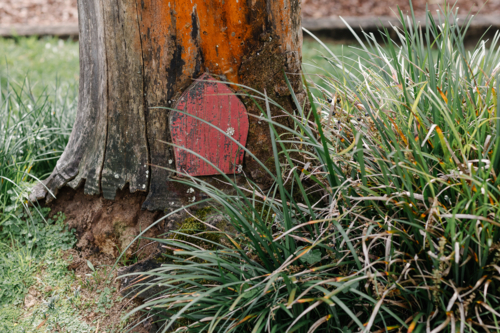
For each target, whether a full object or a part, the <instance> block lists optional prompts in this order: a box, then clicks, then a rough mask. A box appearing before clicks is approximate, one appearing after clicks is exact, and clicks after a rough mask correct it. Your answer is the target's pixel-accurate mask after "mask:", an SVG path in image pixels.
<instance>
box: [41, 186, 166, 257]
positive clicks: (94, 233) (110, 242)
mask: <svg viewBox="0 0 500 333" xmlns="http://www.w3.org/2000/svg"><path fill="white" fill-rule="evenodd" d="M146 196H147V194H146V193H143V192H136V193H130V190H129V188H128V187H126V188H124V189H123V190H119V191H118V192H117V196H116V199H115V200H106V199H104V198H103V197H102V196H91V195H86V194H84V191H83V186H80V187H78V188H77V189H76V190H74V189H72V188H69V187H64V188H62V189H61V190H60V191H59V193H58V195H57V200H54V201H52V202H51V203H49V204H47V205H46V206H47V207H49V208H51V213H52V214H56V213H57V212H63V213H64V214H65V215H66V223H67V225H68V226H69V228H70V229H75V230H76V235H77V237H78V243H77V245H76V247H77V248H78V249H79V250H87V249H88V250H91V251H92V252H100V253H104V254H107V255H110V256H113V257H117V256H119V255H120V254H121V252H122V251H123V250H124V249H125V248H126V247H127V246H128V245H129V244H130V243H131V242H132V241H133V240H134V239H135V237H136V236H137V235H139V234H140V233H141V232H142V231H143V230H145V229H146V228H148V227H149V226H151V225H152V224H154V223H155V222H156V221H157V220H158V219H160V218H161V217H162V216H164V213H162V212H158V211H157V212H150V211H147V210H142V209H141V207H142V204H143V202H144V201H145V200H146ZM173 227H174V221H171V220H164V221H161V222H159V223H158V224H157V225H155V226H153V227H152V228H151V229H150V230H148V231H147V232H146V233H145V234H144V235H143V237H153V238H155V237H160V236H161V235H163V234H165V233H166V232H167V231H168V230H171V229H172V228H173ZM157 247H158V245H157V243H155V242H151V241H148V240H144V239H142V240H138V241H136V243H135V244H134V245H132V246H131V247H130V248H129V249H128V250H127V252H126V256H127V257H131V256H138V257H140V258H144V257H146V256H149V255H151V254H152V253H154V252H156V251H157V250H158V249H157Z"/></svg>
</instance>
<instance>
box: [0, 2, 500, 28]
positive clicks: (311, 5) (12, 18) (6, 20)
mask: <svg viewBox="0 0 500 333" xmlns="http://www.w3.org/2000/svg"><path fill="white" fill-rule="evenodd" d="M448 2H450V3H454V1H448ZM427 4H428V6H429V9H430V10H431V11H433V12H434V11H435V10H436V9H438V8H439V6H441V7H442V6H444V0H430V1H425V0H413V6H414V10H415V14H416V15H417V16H422V15H423V14H424V13H425V8H426V5H427ZM483 5H484V7H483ZM398 6H400V7H401V9H402V10H403V12H405V13H408V11H409V1H407V0H303V1H302V15H303V16H304V17H313V18H319V17H327V16H344V17H347V16H396V14H397V7H398ZM456 6H457V7H458V8H459V13H460V14H468V13H469V12H471V13H473V14H476V13H477V12H478V11H479V10H480V9H481V8H482V9H481V12H480V13H481V14H484V15H486V14H487V15H496V14H500V0H489V1H487V2H486V3H485V1H483V0H480V1H474V0H458V1H457V5H456ZM77 22H78V11H77V6H76V0H2V1H0V26H9V25H13V24H29V25H57V24H70V23H73V24H75V23H77Z"/></svg>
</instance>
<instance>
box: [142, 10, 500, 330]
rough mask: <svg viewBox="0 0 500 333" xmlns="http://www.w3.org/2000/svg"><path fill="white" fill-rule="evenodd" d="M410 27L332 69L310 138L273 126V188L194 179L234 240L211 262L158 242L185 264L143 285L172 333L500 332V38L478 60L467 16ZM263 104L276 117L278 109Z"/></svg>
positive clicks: (209, 256) (305, 112)
mask: <svg viewBox="0 0 500 333" xmlns="http://www.w3.org/2000/svg"><path fill="white" fill-rule="evenodd" d="M400 15H401V21H402V23H403V27H402V29H396V30H397V33H398V35H397V36H398V40H397V41H392V40H390V38H389V37H388V36H389V33H388V31H384V32H383V35H384V36H385V39H386V45H385V46H381V45H379V44H378V43H377V41H376V40H375V39H374V38H373V37H372V36H370V35H366V36H365V37H366V38H365V41H364V42H363V41H362V39H361V38H359V42H360V49H361V50H362V51H364V53H365V57H364V61H359V62H355V64H354V65H347V64H346V63H345V62H344V61H342V60H341V59H339V58H338V57H337V56H336V55H335V54H329V55H328V57H326V59H328V61H329V62H330V64H331V69H330V70H329V71H328V72H325V73H323V75H322V77H323V80H324V82H322V84H321V85H314V84H313V86H311V84H308V83H306V89H307V92H308V97H309V105H310V109H305V108H303V105H302V104H301V103H299V101H298V100H297V98H296V96H295V94H293V97H294V100H295V101H296V106H297V113H296V114H293V115H289V116H290V117H292V118H293V120H294V122H295V128H293V129H288V130H287V133H286V134H285V135H282V136H279V135H278V134H277V131H276V128H277V127H278V126H281V125H279V124H278V123H276V122H274V121H273V120H272V119H270V117H267V121H268V123H269V126H270V130H271V131H272V133H274V134H275V138H274V141H273V151H274V154H275V156H274V157H275V159H274V160H275V162H276V169H275V170H273V171H274V172H273V173H272V172H271V171H270V170H267V171H268V172H269V173H270V174H274V175H275V176H276V177H275V180H276V183H275V185H274V186H273V187H272V188H271V189H270V190H268V191H266V192H264V191H262V190H261V189H259V188H257V187H255V186H254V187H252V186H251V185H252V184H251V182H250V181H249V186H250V187H252V189H253V192H252V191H250V192H251V193H250V194H249V193H248V189H247V188H240V187H237V186H236V185H235V189H236V190H237V192H238V193H237V195H235V196H230V195H227V194H225V193H222V192H221V191H219V190H217V189H216V188H214V187H212V186H210V185H209V184H206V183H203V182H202V181H200V180H197V179H189V180H181V182H182V183H186V184H189V185H190V186H193V187H196V188H198V189H200V190H203V191H205V193H207V194H208V195H209V196H210V198H211V200H212V204H213V205H214V206H215V207H217V209H219V211H220V212H221V214H223V215H225V216H226V218H227V220H228V221H229V223H230V224H231V225H232V226H233V227H234V229H235V232H234V233H224V234H222V237H223V240H222V241H221V242H220V244H217V243H214V247H216V248H215V249H211V250H205V249H202V248H199V247H196V246H195V244H191V243H189V242H178V241H175V240H172V239H170V240H158V241H159V242H161V243H162V244H163V246H165V247H167V248H169V249H171V250H172V249H173V254H171V255H169V256H168V259H169V260H170V263H168V264H164V265H163V266H162V267H160V268H158V269H156V270H153V271H151V272H143V273H141V274H143V275H141V279H143V276H144V274H146V275H148V276H151V277H152V279H151V280H148V282H147V283H146V284H145V287H146V288H153V287H156V286H159V287H160V289H159V291H158V293H157V295H155V297H152V298H151V299H149V300H148V301H147V302H146V303H145V304H144V305H143V306H141V307H138V308H137V309H136V311H141V310H147V311H148V315H149V317H151V316H154V315H156V317H154V318H157V319H158V318H163V321H162V323H163V326H162V330H163V331H164V332H166V331H168V330H169V329H172V328H176V331H178V332H252V333H254V332H281V331H283V332H307V333H312V332H333V331H341V332H387V331H400V332H425V331H426V332H432V333H437V332H456V331H459V332H490V331H494V330H498V329H500V325H499V319H500V318H499V317H500V302H499V301H500V299H499V295H498V289H499V287H500V285H499V281H500V265H499V262H500V229H499V226H500V205H499V199H500V190H499V189H500V187H499V185H500V179H498V176H499V172H500V132H499V131H500V118H499V116H498V104H499V97H498V91H499V88H500V81H499V80H498V74H499V69H500V56H499V50H500V49H499V47H498V40H499V38H500V34H498V33H497V35H496V36H495V38H494V40H492V41H491V44H490V47H489V48H487V47H486V43H485V41H481V42H480V43H479V44H478V46H477V47H476V48H475V49H474V50H473V51H467V50H466V49H465V47H464V43H463V40H464V36H465V33H466V30H461V29H460V28H459V27H458V25H457V24H456V22H457V16H456V12H453V11H446V12H444V13H443V15H442V16H441V17H440V18H439V20H437V21H436V20H435V19H434V18H433V17H432V16H431V15H430V14H428V16H427V20H426V27H425V28H422V27H420V26H418V25H417V23H416V20H415V18H414V17H413V21H412V20H410V19H408V18H405V17H404V16H403V15H402V13H400ZM314 89H316V90H315V94H313V93H312V92H311V91H313V90H314ZM252 93H253V94H254V95H255V96H254V98H255V99H256V100H257V99H260V100H264V101H265V102H266V105H267V109H265V108H263V109H262V110H261V111H262V115H263V117H266V116H268V115H269V114H270V112H269V108H270V105H273V106H276V107H279V105H276V104H275V103H274V102H273V101H272V100H270V99H269V98H268V96H267V95H265V94H259V93H258V92H256V91H252ZM178 112H180V111H178ZM283 112H286V111H285V110H283ZM279 147H281V149H278V148H279ZM242 148H244V147H242ZM285 148H287V149H285ZM297 154H298V155H299V156H300V157H297ZM251 157H252V155H251V152H249V151H247V158H251ZM263 167H264V168H265V166H264V165H263ZM226 180H227V181H228V182H231V181H232V180H231V178H230V177H228V176H226ZM318 198H319V199H318ZM212 232H215V233H218V232H219V231H218V230H215V229H214V230H213V231H212ZM191 237H196V236H193V235H191ZM199 237H201V235H200V236H199ZM139 283H140V281H139Z"/></svg>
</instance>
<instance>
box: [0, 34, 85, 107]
mask: <svg viewBox="0 0 500 333" xmlns="http://www.w3.org/2000/svg"><path fill="white" fill-rule="evenodd" d="M78 56H79V54H78V42H74V41H63V40H60V39H56V38H42V39H38V38H35V37H31V38H21V37H19V38H12V39H5V38H0V83H1V86H2V89H5V87H6V85H7V82H9V83H10V85H16V86H23V85H25V84H26V79H27V80H28V81H29V82H30V84H29V87H30V88H31V92H32V93H33V97H35V98H37V97H38V96H39V95H41V94H42V93H43V92H46V91H47V90H48V91H51V90H54V89H55V87H57V86H59V87H62V88H63V89H66V88H67V87H74V86H75V84H77V83H78V77H79V70H80V67H79V62H78Z"/></svg>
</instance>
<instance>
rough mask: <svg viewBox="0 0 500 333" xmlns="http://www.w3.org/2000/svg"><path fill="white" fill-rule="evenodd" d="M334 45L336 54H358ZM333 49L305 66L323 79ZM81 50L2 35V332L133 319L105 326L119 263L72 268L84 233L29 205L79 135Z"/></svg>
mask: <svg viewBox="0 0 500 333" xmlns="http://www.w3.org/2000/svg"><path fill="white" fill-rule="evenodd" d="M328 45H329V47H330V48H331V49H332V50H333V52H335V53H336V54H341V53H342V52H344V54H345V55H346V56H347V55H348V56H353V57H354V56H355V55H356V54H357V53H356V52H353V51H351V50H350V49H348V48H347V47H345V46H337V45H333V44H328ZM324 54H325V52H324V51H323V50H322V47H321V46H320V45H319V44H317V43H316V42H314V41H312V40H309V39H306V40H305V41H304V67H305V68H306V69H307V71H308V72H309V73H311V74H314V75H311V76H310V78H311V79H312V80H313V81H315V82H319V83H320V82H321V81H322V80H321V79H320V76H317V75H316V74H318V73H322V72H324V68H328V67H329V66H331V65H330V64H329V63H328V61H326V60H325V58H324ZM78 55H79V54H78V42H74V41H71V40H60V39H56V38H42V39H38V38H13V39H0V91H1V94H0V118H1V119H2V120H1V122H0V135H1V137H0V177H2V179H1V184H0V213H1V218H0V225H1V227H2V228H1V232H0V279H1V280H2V281H3V282H2V285H1V287H0V308H1V309H2V310H0V331H4V332H7V331H8V332H27V331H30V329H32V328H33V327H40V329H39V330H40V331H44V330H45V331H50V330H53V329H57V328H58V327H61V328H63V329H64V330H65V332H94V331H95V329H96V328H97V325H98V324H99V323H100V324H99V325H100V327H101V329H104V330H103V332H104V331H109V332H112V331H113V330H115V331H116V330H117V327H121V326H120V325H124V323H123V322H122V323H120V321H119V319H120V318H116V314H115V315H114V317H115V318H113V323H112V324H109V323H108V324H103V322H106V321H109V316H110V315H112V312H113V310H114V311H115V312H116V308H117V307H119V306H121V298H120V295H119V294H118V293H117V292H116V287H117V285H116V284H114V283H112V282H111V281H109V280H108V278H107V275H106V273H108V272H107V270H108V269H109V265H111V264H112V262H109V261H108V262H106V263H105V264H103V265H97V264H96V266H95V267H94V266H93V264H92V263H91V265H92V267H93V269H94V270H93V269H91V268H90V267H89V266H88V264H87V263H84V264H83V265H82V266H83V267H80V269H79V272H78V271H77V272H74V271H73V270H68V268H67V267H68V265H69V264H71V263H72V262H74V260H75V258H73V257H74V256H76V255H77V253H76V251H74V250H69V249H70V248H72V247H73V246H74V245H75V243H76V239H75V236H74V235H73V233H72V231H71V230H67V229H66V228H65V227H64V216H58V217H57V218H53V219H48V218H47V216H48V214H49V212H48V211H43V212H42V214H41V215H40V214H39V213H38V212H36V211H33V210H30V213H31V215H32V217H31V218H30V217H28V216H27V215H26V212H25V210H24V207H23V204H24V201H25V197H24V196H25V193H26V189H27V188H28V187H29V185H30V184H31V183H32V182H33V181H34V180H35V179H38V178H39V179H43V178H45V177H47V176H48V174H49V173H50V171H51V170H52V169H53V168H54V166H55V163H56V161H57V158H58V156H59V155H60V154H61V153H62V151H63V149H64V147H65V144H66V142H67V140H68V138H69V134H70V133H71V126H72V124H73V121H74V117H75V112H76V106H77V96H78V79H79V63H78ZM308 64H309V65H308ZM10 181H12V182H10ZM42 216H43V218H42ZM123 314H124V313H123ZM106 318H107V319H106ZM58 325H59V326H58Z"/></svg>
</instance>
